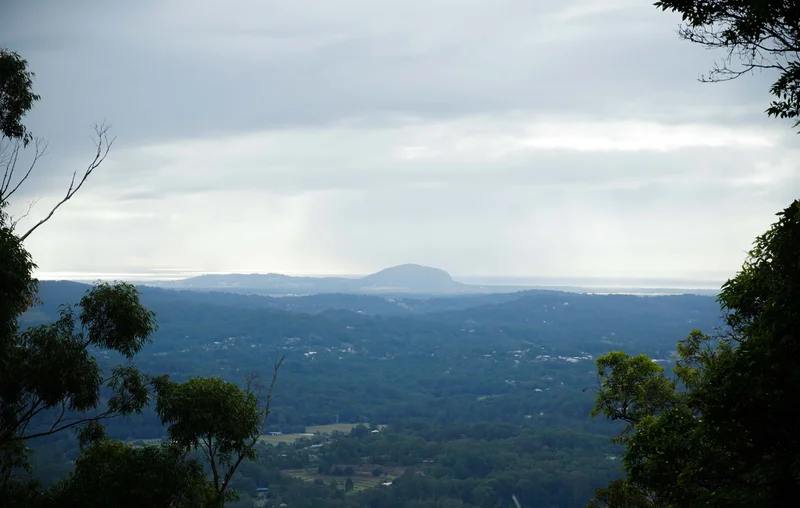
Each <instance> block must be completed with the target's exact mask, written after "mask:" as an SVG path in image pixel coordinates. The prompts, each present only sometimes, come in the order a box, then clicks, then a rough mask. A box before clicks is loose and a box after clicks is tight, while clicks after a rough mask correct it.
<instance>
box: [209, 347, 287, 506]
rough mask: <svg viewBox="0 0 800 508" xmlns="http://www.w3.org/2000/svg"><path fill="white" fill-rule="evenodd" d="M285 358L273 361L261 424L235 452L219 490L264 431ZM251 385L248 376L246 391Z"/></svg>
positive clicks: (224, 485)
mask: <svg viewBox="0 0 800 508" xmlns="http://www.w3.org/2000/svg"><path fill="white" fill-rule="evenodd" d="M285 359H286V356H281V358H280V359H279V360H278V361H276V362H275V365H274V366H273V368H272V380H271V381H270V383H269V388H268V389H267V399H266V401H265V404H264V417H263V418H262V419H261V425H260V426H259V428H258V432H256V434H255V435H254V436H253V438H252V440H251V441H250V443H249V444H248V445H247V446H246V447H245V449H244V450H243V451H241V452H237V455H238V456H237V458H236V462H235V463H234V464H233V466H231V467H230V469H228V472H227V473H225V478H224V481H223V483H222V490H220V492H225V489H227V488H228V484H229V483H230V481H231V478H233V474H234V473H235V472H236V469H237V468H238V467H239V464H241V463H242V461H243V460H244V459H245V457H246V456H247V452H248V451H250V450H252V449H253V447H254V446H255V445H256V443H257V442H258V438H259V436H261V433H262V432H263V431H264V426H265V425H266V424H267V418H268V417H269V411H270V406H271V405H272V390H273V388H275V382H276V381H277V380H278V370H279V369H280V368H281V364H283V360H285ZM252 386H253V376H249V377H248V379H247V391H248V393H252V392H251V391H250V390H251V388H252ZM258 392H259V393H260V392H261V390H260V389H259V390H258Z"/></svg>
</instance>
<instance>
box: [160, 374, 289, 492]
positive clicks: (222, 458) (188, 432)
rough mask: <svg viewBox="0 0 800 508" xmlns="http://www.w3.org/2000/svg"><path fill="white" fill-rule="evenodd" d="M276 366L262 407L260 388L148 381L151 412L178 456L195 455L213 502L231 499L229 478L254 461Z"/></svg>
mask: <svg viewBox="0 0 800 508" xmlns="http://www.w3.org/2000/svg"><path fill="white" fill-rule="evenodd" d="M279 368H280V361H279V362H278V363H277V364H276V365H275V370H274V374H273V378H272V384H271V385H270V387H269V392H268V393H267V402H266V406H264V407H263V408H262V407H261V405H260V401H259V396H258V395H259V393H260V388H259V387H254V386H253V383H252V379H251V380H248V384H247V387H246V389H244V390H242V389H241V388H239V387H238V386H236V385H235V384H233V383H228V382H226V381H223V380H222V379H219V378H198V377H195V378H192V379H189V380H188V381H186V382H184V383H175V382H172V381H169V378H168V376H162V377H159V378H156V379H154V380H153V385H154V387H155V389H156V393H157V394H158V399H157V403H156V412H157V413H158V415H159V416H160V417H161V421H162V422H163V423H164V424H165V425H168V427H167V431H168V432H169V436H170V439H171V441H172V443H173V444H174V445H175V446H176V447H178V448H179V449H181V450H184V451H189V450H199V451H201V452H202V454H203V456H204V457H205V459H206V462H207V463H208V465H209V466H210V468H211V472H212V475H213V487H214V490H215V492H216V495H217V500H218V502H219V503H220V504H221V503H222V502H223V501H224V500H229V499H233V498H235V495H233V493H232V492H231V491H229V490H228V485H229V483H230V481H231V477H232V476H233V474H234V473H235V472H236V469H237V468H238V467H239V465H240V464H241V463H242V461H243V460H244V459H254V458H255V457H256V455H257V454H256V451H255V444H256V442H257V441H258V437H259V436H260V435H261V431H262V429H263V427H264V424H265V423H266V420H267V417H268V416H269V401H270V398H271V394H272V388H273V387H274V384H275V380H276V378H277V373H278V369H279Z"/></svg>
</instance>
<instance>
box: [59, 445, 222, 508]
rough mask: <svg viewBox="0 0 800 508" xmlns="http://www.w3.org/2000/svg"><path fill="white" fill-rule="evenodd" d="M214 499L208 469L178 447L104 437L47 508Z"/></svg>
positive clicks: (181, 507)
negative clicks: (135, 443) (205, 470)
mask: <svg viewBox="0 0 800 508" xmlns="http://www.w3.org/2000/svg"><path fill="white" fill-rule="evenodd" d="M213 495H214V491H213V489H211V485H210V483H209V482H208V481H207V478H206V474H205V472H204V471H203V466H202V464H200V463H199V462H198V461H197V460H194V459H190V458H188V457H187V456H186V454H185V453H183V452H182V451H181V450H179V449H178V448H177V447H174V446H171V445H168V444H161V445H158V446H141V447H137V446H132V445H127V444H124V443H122V442H120V441H114V440H111V439H108V438H103V439H100V440H98V441H95V442H93V443H92V444H91V445H90V446H88V447H87V448H85V449H84V450H83V451H82V453H81V455H80V457H79V458H78V460H77V461H76V463H75V471H74V472H73V473H72V474H70V476H69V478H67V479H65V480H62V481H61V482H59V483H57V484H56V485H54V486H53V487H52V488H51V489H50V490H49V491H48V492H47V494H46V495H45V496H44V499H45V501H44V503H43V504H44V505H49V506H62V507H65V508H92V507H97V508H101V507H102V508H105V507H114V508H126V507H130V508H138V507H142V506H148V507H153V508H195V507H201V506H205V505H206V503H208V501H209V499H212V498H213Z"/></svg>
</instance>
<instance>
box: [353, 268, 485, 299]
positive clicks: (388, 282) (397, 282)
mask: <svg viewBox="0 0 800 508" xmlns="http://www.w3.org/2000/svg"><path fill="white" fill-rule="evenodd" d="M359 282H360V283H361V284H362V286H366V287H371V288H381V287H383V288H403V287H405V288H415V289H417V290H425V291H432V292H439V291H445V290H452V291H453V292H459V290H460V291H463V290H464V289H465V288H468V287H469V286H466V285H465V284H461V283H459V282H456V281H454V280H453V278H452V277H451V276H450V274H449V273H447V272H446V271H444V270H440V269H439V268H431V267H428V266H422V265H413V264H406V265H400V266H393V267H391V268H386V269H384V270H381V271H380V272H377V273H373V274H372V275H367V276H366V277H362V278H361V279H359Z"/></svg>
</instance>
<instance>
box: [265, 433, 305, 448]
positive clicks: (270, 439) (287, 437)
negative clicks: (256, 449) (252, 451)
mask: <svg viewBox="0 0 800 508" xmlns="http://www.w3.org/2000/svg"><path fill="white" fill-rule="evenodd" d="M301 437H314V434H284V435H282V436H268V435H262V436H259V437H258V441H259V442H261V443H267V444H272V445H276V444H279V443H289V444H291V443H294V442H295V441H297V440H298V439H300V438H301Z"/></svg>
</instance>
